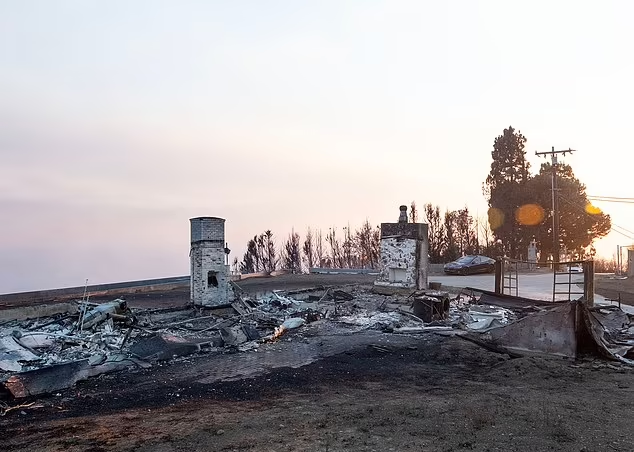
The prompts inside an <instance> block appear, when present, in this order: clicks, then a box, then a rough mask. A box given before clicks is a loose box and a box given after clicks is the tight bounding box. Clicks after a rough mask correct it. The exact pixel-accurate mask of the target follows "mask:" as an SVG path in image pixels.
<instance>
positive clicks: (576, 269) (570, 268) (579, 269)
mask: <svg viewBox="0 0 634 452" xmlns="http://www.w3.org/2000/svg"><path fill="white" fill-rule="evenodd" d="M568 271H569V272H570V273H583V267H582V266H581V264H573V265H569V266H568Z"/></svg>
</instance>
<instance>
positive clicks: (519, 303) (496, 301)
mask: <svg viewBox="0 0 634 452" xmlns="http://www.w3.org/2000/svg"><path fill="white" fill-rule="evenodd" d="M465 290H470V291H473V292H478V293H481V294H482V295H481V296H480V300H479V302H480V303H481V304H490V305H493V306H500V307H502V308H507V309H525V308H528V307H531V306H536V307H540V308H550V307H553V306H560V305H563V304H566V303H569V301H567V300H566V301H554V302H553V301H544V300H533V299H531V298H525V297H516V296H513V295H507V294H498V293H495V292H491V291H488V290H482V289H475V288H473V287H465Z"/></svg>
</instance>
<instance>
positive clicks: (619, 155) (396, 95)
mask: <svg viewBox="0 0 634 452" xmlns="http://www.w3.org/2000/svg"><path fill="white" fill-rule="evenodd" d="M633 16H634V2H627V1H620V2H616V1H615V2H611V1H608V2H579V1H573V0H558V1H551V2H500V1H492V0H480V1H472V0H455V1H453V2H440V1H431V0H400V1H396V2H393V1H387V0H376V1H371V2H369V1H365V0H350V1H345V2H337V1H313V2H298V1H294V0H279V1H276V2H263V1H260V2H258V1H255V2H248V6H245V4H244V2H236V1H205V2H201V1H194V2H178V1H171V2H153V1H150V0H139V1H134V2H130V1H124V0H110V1H107V2H105V1H104V2H82V1H50V0H29V1H4V2H0V158H1V162H2V164H0V212H2V221H0V293H6V292H12V291H22V290H23V291H26V290H36V289H48V288H55V287H68V286H78V285H83V284H84V282H85V280H86V278H88V280H89V282H90V283H91V284H98V283H108V282H117V281H126V280H135V279H145V278H158V277H169V276H177V275H187V274H188V272H189V257H188V252H189V242H188V233H189V232H188V230H189V221H188V219H189V218H192V217H196V216H219V217H223V218H226V220H227V222H226V237H227V242H228V245H229V248H230V249H231V250H232V251H231V255H230V256H229V259H230V261H231V260H233V259H234V258H235V257H237V258H238V259H239V260H241V259H242V257H243V255H244V252H245V250H246V243H247V241H248V240H249V239H251V238H253V236H255V235H256V234H260V233H262V232H263V231H265V230H267V229H270V230H271V231H272V232H273V234H274V235H275V242H276V245H277V246H280V245H281V244H282V242H283V241H284V240H285V238H286V237H287V236H288V234H289V233H290V232H291V231H292V230H294V231H296V232H297V233H299V234H300V235H301V236H302V239H303V238H304V236H305V234H306V229H307V227H309V226H310V227H311V228H313V230H315V229H321V230H322V232H324V234H325V233H327V232H328V230H329V228H331V227H333V226H336V227H337V228H338V231H339V234H342V230H343V227H344V226H347V225H348V224H350V226H351V227H352V228H356V227H358V226H359V225H361V224H362V223H363V222H364V221H365V220H366V219H367V220H368V221H370V223H371V224H372V225H373V226H376V225H378V224H380V223H381V222H389V221H395V220H396V219H397V218H398V206H399V205H402V204H407V205H409V204H410V203H411V202H412V201H416V203H417V205H418V206H419V208H420V211H421V213H422V212H423V209H422V206H424V205H425V204H426V203H432V204H433V205H434V206H436V205H438V206H439V208H440V210H441V211H442V212H445V210H449V211H453V210H457V209H463V208H464V207H468V209H469V211H470V213H471V214H472V215H474V216H475V217H477V219H478V220H479V224H483V223H485V222H486V219H487V216H488V219H489V222H490V224H491V227H492V228H494V229H496V228H499V227H500V226H502V225H504V224H509V222H515V221H521V222H522V223H523V224H533V223H534V222H536V221H537V219H538V218H539V216H538V212H537V210H535V209H532V210H531V209H529V210H528V211H527V212H524V210H522V211H521V212H519V213H518V217H517V218H519V219H517V220H516V218H515V215H514V214H513V215H512V214H510V213H508V214H507V218H504V216H503V215H501V212H489V213H488V214H487V209H488V207H489V206H488V203H487V200H486V198H485V196H483V194H482V183H483V182H484V180H485V178H486V177H487V174H488V172H489V170H490V165H491V151H492V148H493V140H494V139H495V137H496V136H498V135H499V134H500V132H501V131H502V130H503V129H504V128H506V127H509V126H510V125H512V126H513V127H515V128H516V129H518V130H520V131H521V132H522V133H523V134H524V135H525V136H526V138H527V140H528V141H527V145H526V153H527V159H528V160H529V162H530V164H531V172H532V173H533V174H534V173H536V172H538V171H539V167H540V165H541V164H542V163H544V162H545V160H544V159H543V158H540V157H537V156H535V155H534V152H535V151H549V150H550V149H551V147H553V146H554V147H555V149H568V148H573V149H576V150H577V152H575V153H574V154H571V155H570V154H568V155H566V156H562V158H561V162H562V163H566V164H569V165H571V167H572V169H573V170H574V173H575V176H576V177H578V178H579V180H580V181H581V182H583V184H584V185H586V187H587V192H588V193H592V194H594V195H597V196H602V195H612V196H625V197H628V196H631V197H634V189H633V188H632V187H631V184H629V172H630V171H631V168H632V166H633V163H634V157H632V155H633V154H632V153H631V152H627V151H624V150H623V149H624V144H623V143H627V142H629V135H628V131H629V128H630V126H631V117H632V114H631V112H630V109H629V106H630V105H633V104H634V88H633V87H634V84H632V80H634V59H632V58H627V57H624V55H629V54H631V49H630V47H631V43H632V42H634V27H632V26H631V18H632V17H633ZM509 18H513V20H509ZM543 30H547V32H542V31H543ZM581 94H582V95H581ZM626 148H627V145H626ZM630 159H633V160H632V161H630ZM596 203H597V204H598V205H600V206H601V207H602V208H603V210H604V211H605V213H606V214H609V215H610V216H611V218H612V221H613V223H614V224H615V225H620V226H622V227H623V228H625V229H629V230H634V209H632V204H629V205H628V204H618V203H611V204H608V203H605V204H604V203H601V202H600V201H596ZM542 207H544V209H546V210H548V211H549V210H550V206H549V205H548V206H546V205H544V206H542ZM588 209H589V213H592V212H593V211H594V210H593V208H588ZM419 217H420V220H424V215H420V216H419ZM617 229H618V228H615V229H614V230H613V232H611V233H610V234H609V235H608V236H607V237H606V238H604V239H601V240H599V241H598V242H597V244H596V249H597V254H598V255H602V256H606V257H610V256H612V254H613V253H614V250H615V249H616V246H617V245H620V244H623V243H630V238H629V237H626V236H624V235H618V234H617V233H616V232H615V231H616V230H617ZM624 241H625V242H624Z"/></svg>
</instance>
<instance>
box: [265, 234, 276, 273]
mask: <svg viewBox="0 0 634 452" xmlns="http://www.w3.org/2000/svg"><path fill="white" fill-rule="evenodd" d="M262 237H263V241H264V247H265V256H266V265H265V266H264V271H265V272H267V273H273V272H274V271H275V270H276V269H277V261H278V259H277V251H276V250H275V242H274V240H273V233H272V232H271V231H270V230H267V231H265V232H264V234H262Z"/></svg>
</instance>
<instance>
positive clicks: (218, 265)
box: [189, 217, 233, 306]
mask: <svg viewBox="0 0 634 452" xmlns="http://www.w3.org/2000/svg"><path fill="white" fill-rule="evenodd" d="M189 221H190V223H191V250H190V262H191V289H190V290H191V301H192V303H193V304H194V305H197V306H222V305H226V304H228V303H230V302H231V301H232V300H233V290H232V288H231V285H230V284H229V280H230V278H229V266H228V265H226V264H225V220H224V219H223V218H216V217H198V218H192V219H190V220H189Z"/></svg>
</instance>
